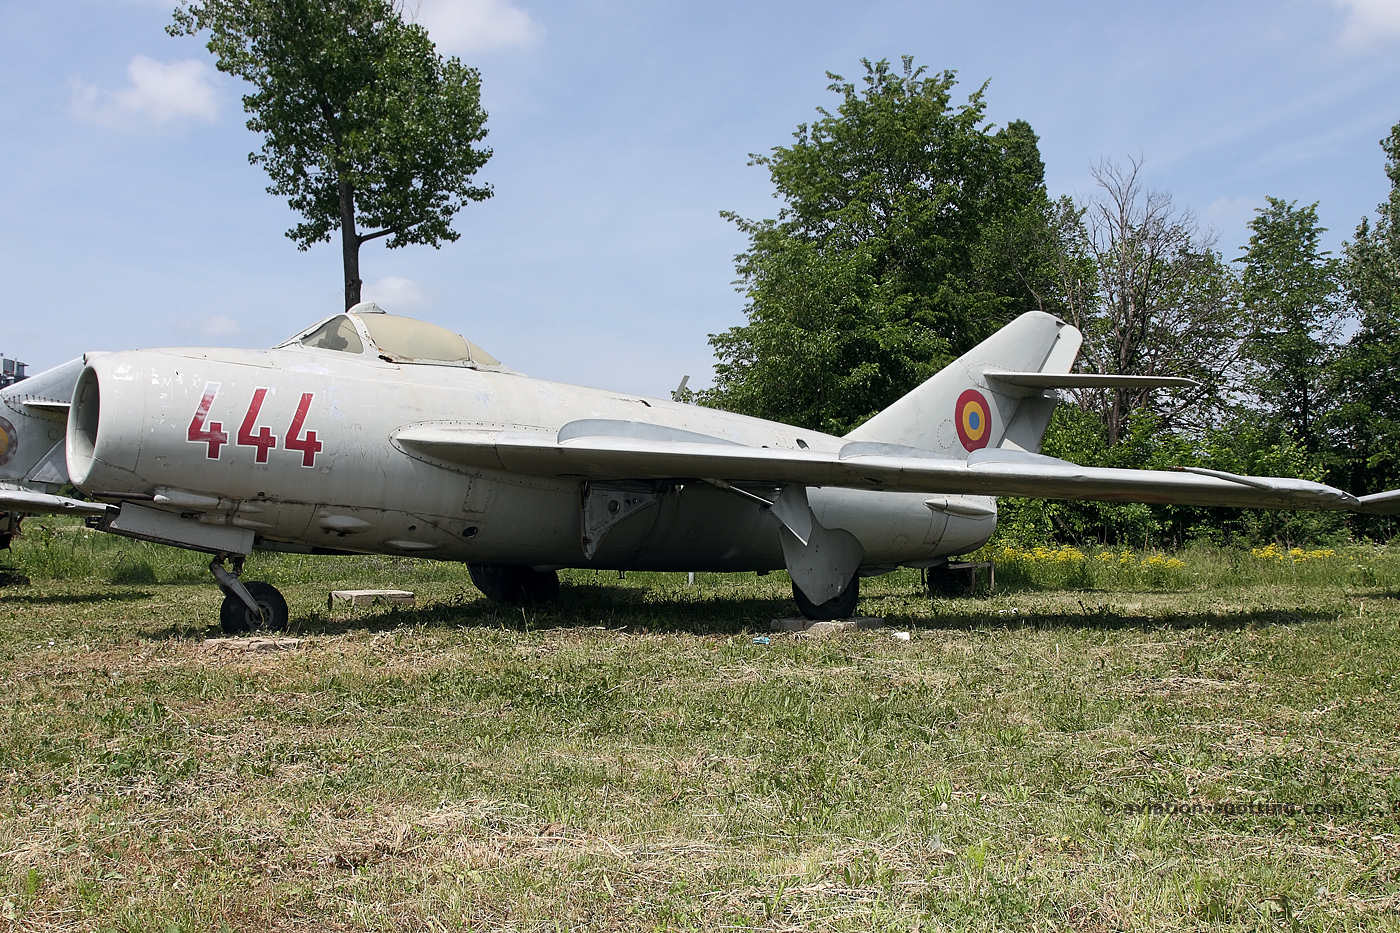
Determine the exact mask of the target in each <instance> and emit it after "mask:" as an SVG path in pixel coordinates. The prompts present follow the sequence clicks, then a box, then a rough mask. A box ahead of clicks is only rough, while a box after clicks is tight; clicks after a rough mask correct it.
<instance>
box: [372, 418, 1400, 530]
mask: <svg viewBox="0 0 1400 933" xmlns="http://www.w3.org/2000/svg"><path fill="white" fill-rule="evenodd" d="M394 443H395V445H396V446H398V447H399V448H400V449H401V450H403V451H404V452H405V453H407V454H409V455H410V456H417V457H420V458H424V459H436V460H441V461H445V462H448V463H453V464H458V465H461V466H467V467H475V468H484V469H495V470H508V471H512V472H516V473H524V474H528V475H533V476H558V477H567V478H576V479H588V480H596V481H603V480H679V479H687V478H690V479H719V480H724V481H726V482H729V483H765V484H774V485H786V484H790V483H798V484H802V485H806V486H842V487H848V488H853V489H879V490H885V491H889V492H919V493H942V494H949V495H985V496H1027V497H1032V498H1042V499H1090V500H1097V501H1103V502H1150V503H1161V504H1176V505H1198V506H1233V507H1242V508H1252V507H1254V508H1277V509H1310V510H1327V511H1353V512H1355V511H1373V510H1377V509H1376V507H1391V508H1396V507H1400V500H1395V499H1391V500H1383V501H1381V502H1375V503H1374V505H1373V504H1372V503H1370V502H1363V501H1362V500H1359V499H1357V498H1356V497H1355V496H1352V495H1351V494H1349V493H1346V492H1343V491H1342V490H1340V489H1335V488H1333V487H1331V486H1326V485H1323V484H1321V483H1314V482H1309V481H1307V480H1300V479H1289V478H1284V477H1257V476H1236V475H1234V474H1230V473H1221V472H1217V471H1211V470H1200V469H1191V468H1187V469H1182V470H1180V471H1162V470H1123V469H1109V468H1102V467H1085V466H1079V465H1078V464H1074V463H1070V462H1068V461H1065V460H1057V459H1055V458H1053V457H1045V456H1041V455H1038V454H1032V453H1027V452H1026V451H1022V450H1015V449H1003V448H995V449H984V450H978V451H973V452H972V453H971V454H970V455H969V456H968V458H967V459H966V460H958V459H952V458H949V457H946V456H944V455H942V454H938V453H935V452H933V451H927V450H921V449H919V448H913V447H904V446H900V445H896V444H884V443H877V442H870V441H851V442H847V443H845V444H844V445H841V446H840V447H839V448H837V449H834V450H826V451H822V450H786V449H774V448H766V447H750V446H744V445H740V444H736V443H734V442H732V441H728V440H725V439H722V438H716V437H707V436H705V435H700V434H694V433H692V432H687V431H680V430H677V429H674V428H662V427H659V426H655V425H650V424H645V423H641V422H628V421H607V420H602V419H597V420H586V421H576V422H571V423H570V424H567V425H565V426H564V427H563V428H562V429H561V430H560V431H559V432H558V434H557V435H556V434H553V433H550V432H526V431H493V430H481V429H478V428H473V427H469V426H460V425H455V424H451V423H436V424H419V425H412V426H408V427H405V428H402V429H400V430H399V431H398V432H396V434H395V436H394ZM1369 498H1370V497H1368V499H1369Z"/></svg>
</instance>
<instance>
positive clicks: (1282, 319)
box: [1235, 198, 1344, 451]
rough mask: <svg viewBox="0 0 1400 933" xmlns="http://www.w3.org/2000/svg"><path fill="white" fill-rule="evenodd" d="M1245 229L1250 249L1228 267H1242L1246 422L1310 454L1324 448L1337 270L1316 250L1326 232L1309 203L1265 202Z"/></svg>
mask: <svg viewBox="0 0 1400 933" xmlns="http://www.w3.org/2000/svg"><path fill="white" fill-rule="evenodd" d="M1249 228H1250V230H1252V231H1253V235H1252V236H1251V237H1250V238H1249V245H1248V246H1247V247H1245V248H1244V250H1243V253H1244V255H1243V256H1241V257H1240V258H1239V259H1237V260H1235V261H1236V262H1238V263H1242V264H1243V266H1244V275H1243V283H1242V284H1243V289H1242V295H1243V299H1244V309H1245V312H1246V314H1247V315H1248V323H1249V336H1248V337H1247V338H1246V340H1245V344H1244V351H1245V356H1246V357H1247V358H1248V360H1249V361H1250V363H1251V364H1252V370H1253V371H1252V373H1251V375H1250V378H1249V380H1248V384H1249V389H1250V394H1251V396H1252V397H1251V399H1250V404H1249V407H1250V409H1251V411H1250V412H1249V420H1250V421H1251V422H1252V423H1253V426H1254V427H1255V428H1259V427H1268V428H1271V429H1272V430H1273V432H1274V434H1275V439H1276V437H1277V435H1278V434H1287V435H1289V436H1290V437H1291V438H1292V439H1293V441H1294V442H1296V443H1297V444H1299V445H1301V446H1302V448H1303V449H1305V450H1309V451H1316V450H1318V449H1320V448H1321V447H1322V446H1324V445H1323V444H1322V437H1321V423H1322V418H1323V417H1324V416H1325V415H1326V413H1327V411H1328V408H1329V405H1330V400H1329V398H1328V392H1327V388H1326V384H1327V377H1328V375H1329V373H1330V367H1331V365H1332V364H1333V362H1334V361H1335V357H1336V338H1337V330H1338V327H1339V325H1340V324H1341V322H1342V318H1343V311H1344V306H1343V304H1342V301H1341V298H1342V296H1341V293H1340V286H1339V282H1338V279H1337V262H1336V260H1335V259H1332V258H1330V257H1329V256H1328V254H1327V252H1326V251H1324V250H1323V249H1322V248H1321V241H1322V234H1323V233H1325V232H1326V230H1325V229H1324V228H1323V227H1319V226H1318V223H1317V204H1315V203H1314V204H1312V205H1309V206H1308V207H1303V208H1298V207H1295V206H1294V204H1293V203H1292V202H1285V201H1281V200H1279V199H1278V198H1269V199H1268V206H1267V207H1263V208H1260V209H1259V210H1258V212H1257V213H1256V215H1255V217H1254V219H1253V220H1252V221H1250V224H1249ZM1261 416H1262V418H1261Z"/></svg>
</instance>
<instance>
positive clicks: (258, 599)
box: [219, 580, 288, 635]
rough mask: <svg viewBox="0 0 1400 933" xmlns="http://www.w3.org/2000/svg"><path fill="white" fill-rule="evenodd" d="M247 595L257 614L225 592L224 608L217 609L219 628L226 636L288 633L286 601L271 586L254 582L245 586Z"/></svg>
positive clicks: (235, 594)
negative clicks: (254, 604) (255, 606)
mask: <svg viewBox="0 0 1400 933" xmlns="http://www.w3.org/2000/svg"><path fill="white" fill-rule="evenodd" d="M243 585H244V587H246V588H247V590H248V595H249V596H251V597H253V601H254V602H255V603H257V604H258V612H256V613H255V612H253V610H251V609H249V608H248V606H247V605H246V604H245V603H244V602H243V600H241V599H239V598H238V594H237V593H234V592H230V591H228V590H225V591H224V604H223V605H222V606H220V607H219V627H220V628H222V629H223V630H224V634H225V635H242V634H244V633H245V632H285V631H286V630H287V615H288V613H287V601H286V600H285V599H283V598H282V594H281V593H279V592H278V591H277V587H275V586H273V585H272V584H271V583H261V582H259V581H257V580H254V581H252V582H249V583H244V584H243Z"/></svg>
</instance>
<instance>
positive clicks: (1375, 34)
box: [1332, 0, 1400, 46]
mask: <svg viewBox="0 0 1400 933" xmlns="http://www.w3.org/2000/svg"><path fill="white" fill-rule="evenodd" d="M1332 3H1333V4H1334V5H1336V6H1339V7H1341V8H1342V9H1344V10H1345V11H1346V22H1345V24H1344V25H1343V27H1342V42H1343V44H1345V45H1353V46H1367V45H1379V44H1381V43H1383V42H1386V41H1388V40H1392V39H1400V0H1332Z"/></svg>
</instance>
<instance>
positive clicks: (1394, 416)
mask: <svg viewBox="0 0 1400 933" xmlns="http://www.w3.org/2000/svg"><path fill="white" fill-rule="evenodd" d="M1381 148H1382V149H1383V150H1384V151H1385V154H1386V166H1385V173H1386V176H1387V177H1388V178H1389V179H1390V195H1389V197H1388V198H1387V199H1386V200H1385V201H1383V202H1381V204H1380V206H1378V207H1377V208H1376V221H1375V223H1374V224H1372V223H1371V220H1370V218H1362V220H1361V224H1360V225H1359V226H1358V227H1357V228H1356V238H1355V239H1354V240H1353V241H1352V242H1351V243H1348V244H1347V246H1346V255H1345V259H1344V260H1343V263H1342V279H1343V282H1344V284H1345V285H1346V289H1347V293H1348V297H1349V298H1350V300H1351V301H1352V303H1353V304H1354V305H1355V308H1356V311H1357V313H1358V314H1359V316H1360V319H1361V323H1360V327H1359V328H1358V329H1357V331H1356V333H1355V334H1354V335H1353V336H1352V338H1351V340H1350V341H1349V342H1348V344H1347V346H1346V349H1345V352H1344V353H1343V355H1342V359H1341V360H1340V361H1339V363H1338V366H1337V374H1338V378H1337V385H1338V394H1339V395H1340V396H1341V399H1342V401H1341V404H1340V406H1339V407H1338V411H1337V412H1336V415H1335V416H1334V418H1333V420H1332V423H1333V425H1334V427H1335V434H1334V438H1333V439H1334V441H1335V442H1336V445H1337V446H1336V452H1337V456H1338V458H1339V460H1341V463H1340V464H1339V465H1338V467H1337V469H1336V472H1338V473H1339V474H1341V476H1339V478H1344V480H1345V482H1346V484H1347V487H1348V488H1349V489H1350V490H1351V491H1352V492H1358V493H1359V492H1379V491H1381V490H1383V489H1392V488H1395V487H1397V486H1400V123H1397V124H1396V125H1395V126H1394V127H1393V128H1392V129H1391V131H1390V135H1389V136H1387V137H1386V138H1385V139H1383V140H1381Z"/></svg>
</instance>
